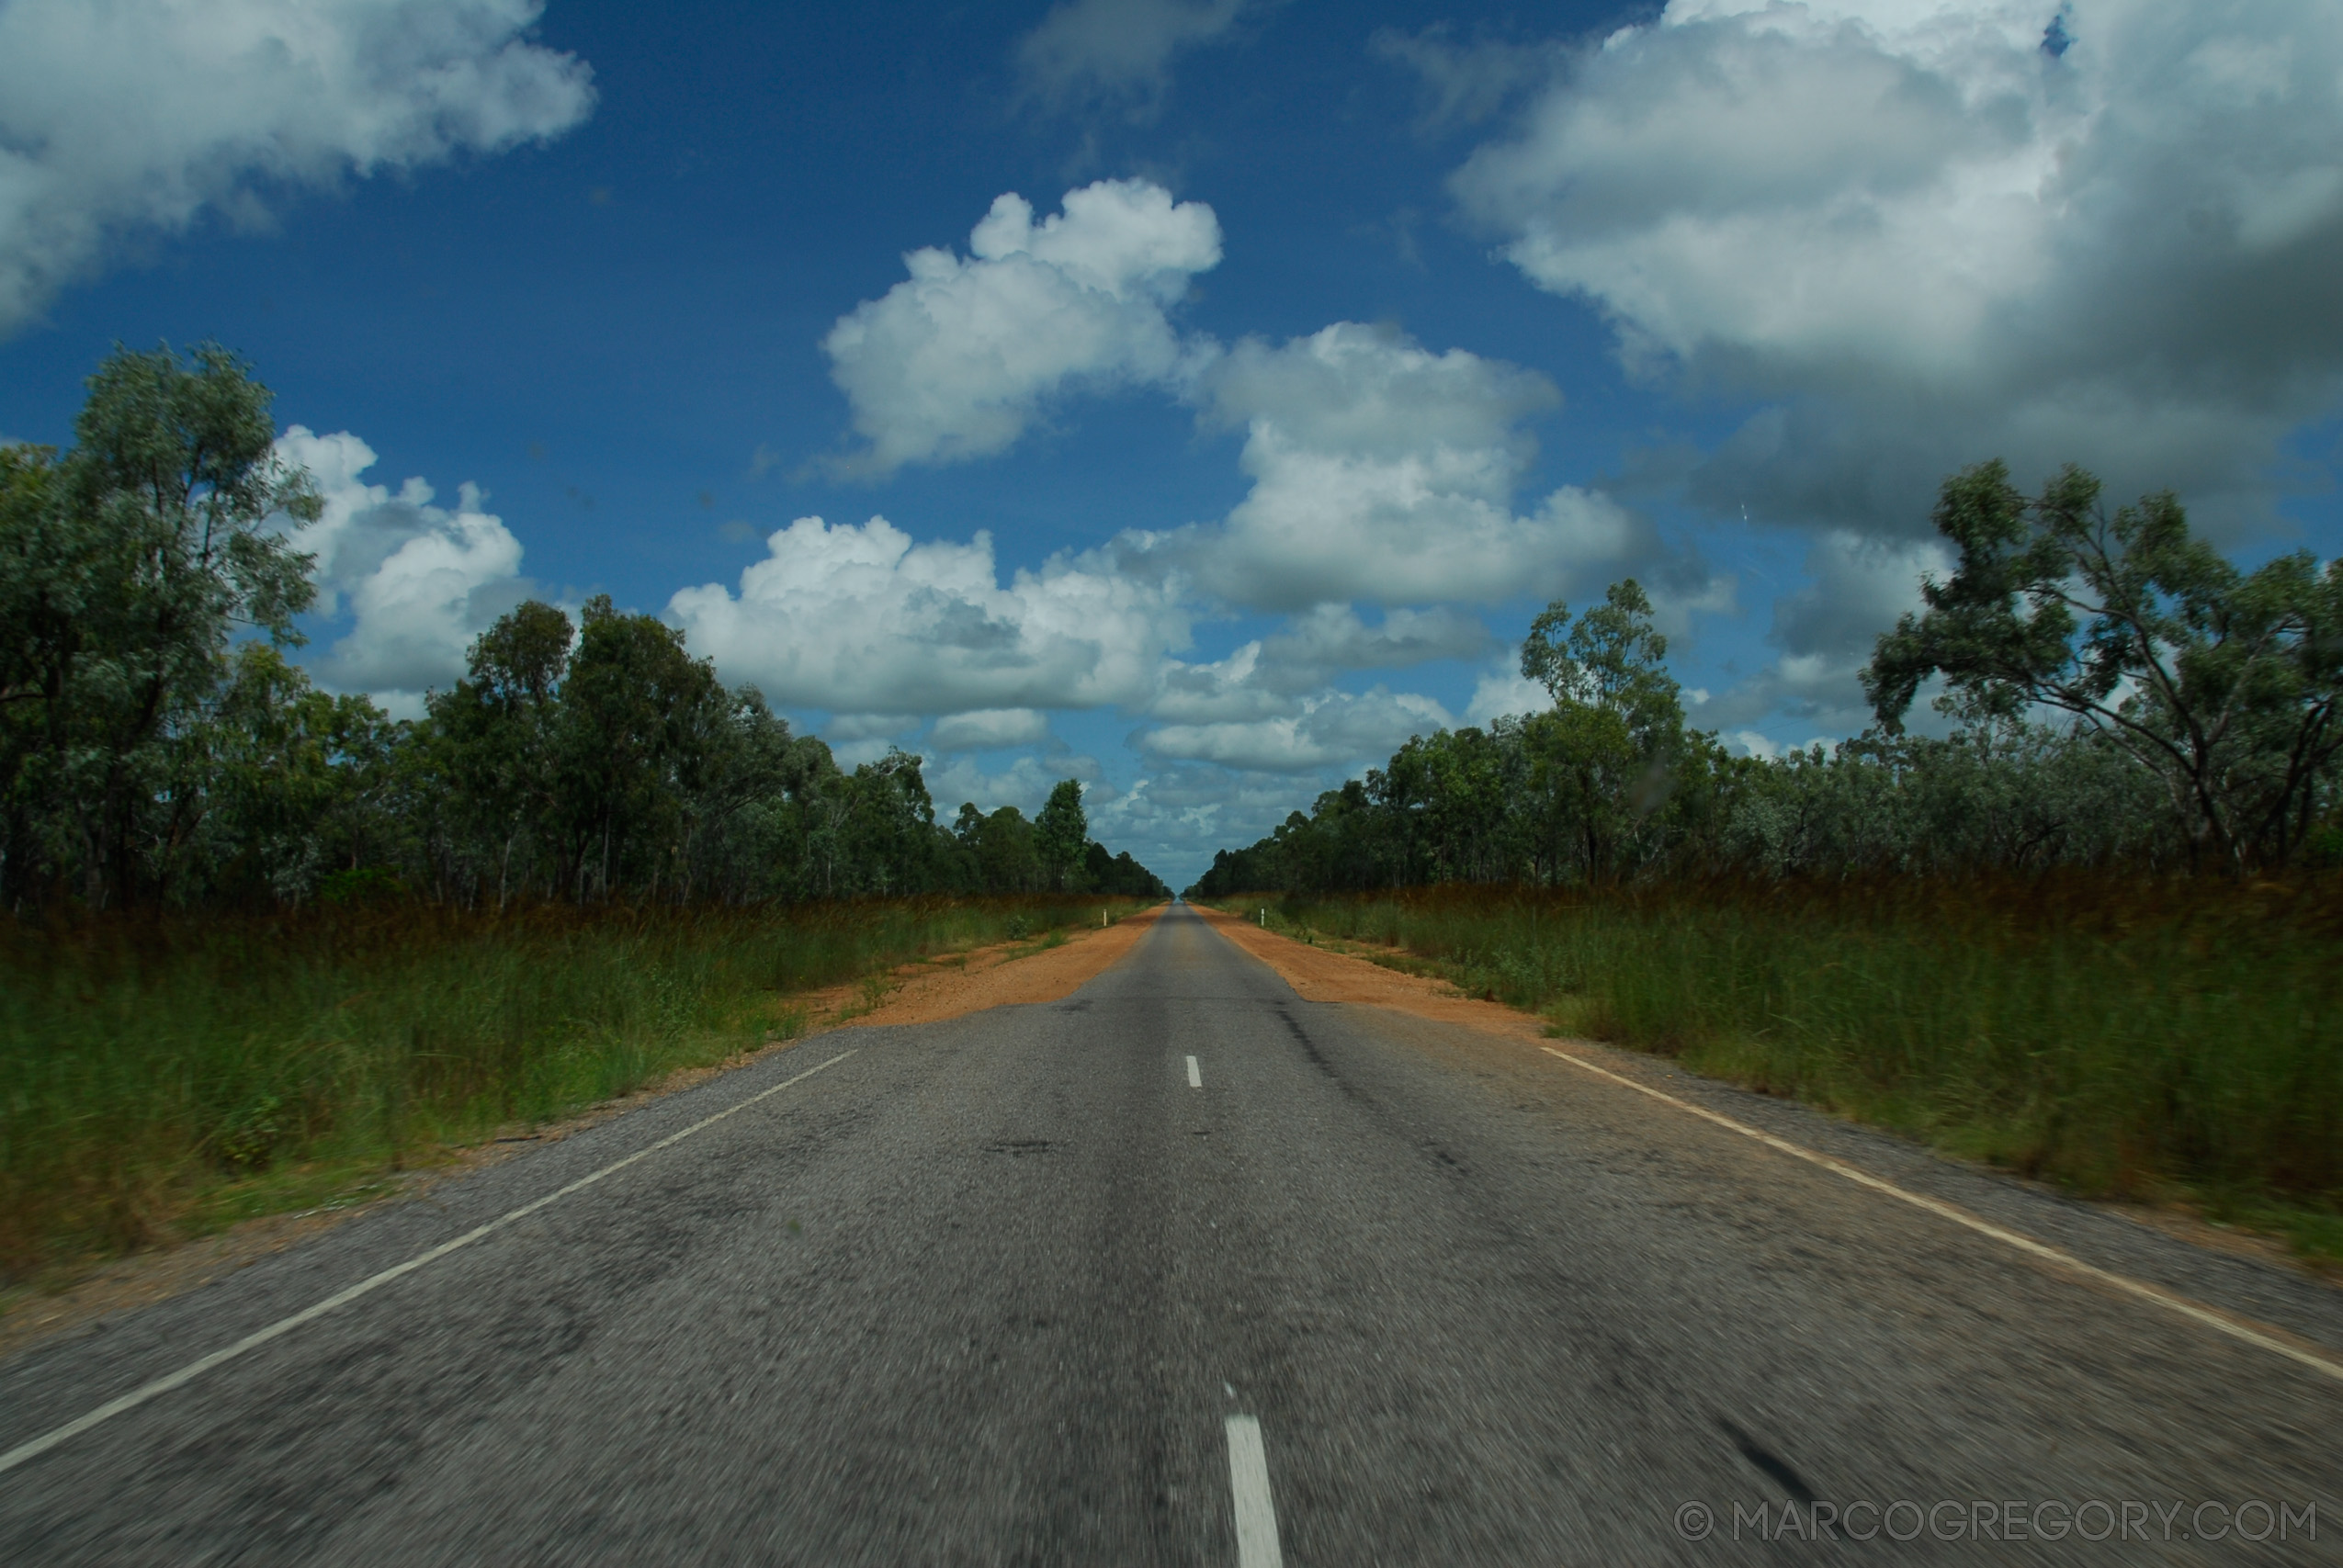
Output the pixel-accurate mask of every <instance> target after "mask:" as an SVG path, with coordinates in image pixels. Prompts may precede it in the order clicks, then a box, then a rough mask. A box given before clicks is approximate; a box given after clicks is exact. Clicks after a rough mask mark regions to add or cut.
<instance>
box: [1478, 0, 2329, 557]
mask: <svg viewBox="0 0 2343 1568" xmlns="http://www.w3.org/2000/svg"><path fill="white" fill-rule="evenodd" d="M2054 15H2056V16H2058V17H2060V18H2061V21H2060V27H2061V28H2062V34H2061V37H2062V38H2063V39H2066V40H2069V41H2068V42H2067V44H2066V47H2064V49H2063V51H2054V50H2053V49H2052V48H2049V47H2045V41H2046V39H2045V28H2047V26H2048V24H2049V23H2050V21H2051V19H2052V17H2053V16H2054ZM2053 41H2054V40H2053ZM1455 189H1456V191H1457V194H1458V196H1459V197H1460V198H1461V200H1462V201H1463V203H1464V205H1465V207H1466V209H1467V210H1468V211H1469V212H1470V213H1472V214H1473V215H1474V216H1476V217H1477V218H1478V219H1480V220H1483V221H1485V222H1487V223H1488V224H1489V225H1490V226H1491V227H1492V228H1494V229H1495V230H1496V231H1499V232H1500V234H1502V235H1503V236H1505V238H1506V242H1507V244H1506V252H1505V254H1507V255H1508V256H1509V257H1510V258H1511V260H1512V262H1513V263H1514V264H1515V265H1517V266H1519V267H1520V268H1521V269H1522V272H1523V273H1524V274H1525V275H1526V276H1529V277H1530V278H1531V279H1533V280H1534V281H1535V282H1536V283H1538V284H1539V285H1540V286H1542V287H1544V288H1548V289H1551V290H1553V291H1555V292H1556V293H1561V294H1568V295H1575V296H1578V297H1581V298H1584V299H1588V300H1590V301H1591V302H1592V303H1593V304H1594V305H1595V306H1597V307H1598V308H1599V309H1600V310H1602V311H1603V312H1604V313H1605V314H1606V315H1607V316H1608V317H1609V318H1610V319H1611V321H1613V323H1614V324H1615V326H1616V328H1617V329H1618V331H1619V333H1620V336H1621V340H1622V343H1623V345H1624V351H1625V353H1626V354H1627V356H1628V358H1629V360H1630V362H1631V363H1634V364H1637V365H1639V366H1641V367H1645V368H1646V369H1648V370H1653V371H1663V370H1669V369H1673V370H1676V371H1681V372H1682V373H1683V374H1684V375H1685V376H1686V377H1687V378H1688V379H1689V380H1690V381H1691V382H1692V383H1695V384H1708V385H1712V386H1714V385H1722V386H1726V387H1730V388H1735V389H1740V390H1743V391H1746V392H1753V393H1755V394H1756V395H1758V396H1759V397H1761V398H1766V399H1771V400H1777V405H1776V406H1775V407H1773V408H1772V409H1771V410H1769V411H1767V412H1764V413H1763V414H1761V415H1760V416H1759V417H1758V418H1757V419H1755V420H1753V421H1752V423H1751V424H1750V426H1749V428H1748V429H1747V430H1745V431H1744V432H1743V433H1742V434H1741V436H1740V437H1739V438H1738V439H1737V440H1736V441H1734V442H1733V443H1730V444H1728V445H1727V446H1726V447H1725V448H1724V449H1723V450H1721V451H1720V452H1718V453H1716V454H1715V455H1714V456H1713V457H1712V458H1711V459H1710V460H1709V461H1708V462H1707V463H1706V464H1704V465H1703V466H1702V467H1700V468H1698V469H1697V470H1696V471H1695V472H1694V474H1693V475H1692V493H1693V494H1694V495H1695V497H1697V498H1698V499H1701V500H1703V501H1704V502H1708V503H1709V504H1712V505H1715V506H1716V507H1717V508H1718V509H1719V510H1722V511H1726V512H1731V511H1734V510H1736V509H1737V507H1738V506H1739V505H1740V504H1742V503H1744V502H1747V503H1749V504H1751V505H1753V506H1756V507H1759V508H1760V510H1761V512H1762V513H1765V514H1769V515H1771V516H1772V517H1774V518H1777V519H1785V520H1795V521H1802V522H1818V523H1823V524H1827V525H1838V526H1843V527H1851V528H1857V529H1861V530H1862V531H1865V532H1881V531H1887V532H1898V531H1900V532H1903V533H1905V534H1907V535H1909V534H1915V533H1919V532H1921V531H1924V530H1925V528H1926V524H1927V513H1928V504H1929V501H1930V496H1931V493H1932V491H1934V488H1935V486H1936V484H1937V482H1938V481H1939V480H1940V479H1941V477H1942V476H1943V475H1944V474H1945V473H1946V472H1948V471H1949V470H1951V469H1952V468H1956V467H1959V466H1961V465H1963V464H1965V463H1968V462H1973V461H1975V460H1977V459H1979V458H1982V457H1991V456H1994V455H1997V454H1998V455H2002V456H2005V457H2009V459H2010V460H2011V461H2012V463H2013V465H2014V466H2015V467H2016V468H2018V469H2019V470H2020V473H2021V474H2023V475H2025V476H2026V477H2027V479H2028V481H2029V482H2031V479H2032V478H2034V477H2037V476H2039V475H2042V474H2044V473H2046V472H2048V471H2049V470H2050V469H2052V468H2054V467H2055V466H2056V465H2057V464H2058V463H2060V462H2062V461H2066V460H2077V461H2080V462H2083V463H2085V464H2087V465H2088V466H2091V467H2094V468H2098V469H2100V471H2101V472H2102V473H2104V474H2105V475H2106V476H2107V477H2108V478H2109V479H2111V482H2112V484H2113V486H2114V488H2115V490H2116V491H2117V492H2118V493H2128V492H2134V491H2139V490H2144V489H2148V488H2160V487H2162V486H2165V485H2171V486H2175V487H2177V488H2179V489H2180V490H2181V491H2183V493H2184V494H2185V495H2187V496H2189V497H2190V500H2191V501H2192V502H2196V503H2198V506H2199V510H2200V511H2201V512H2202V513H2209V514H2211V516H2212V517H2213V520H2214V521H2215V522H2216V523H2218V522H2219V520H2220V519H2221V518H2223V517H2224V516H2225V517H2227V518H2228V519H2230V520H2231V521H2233V522H2234V521H2235V518H2236V517H2238V516H2239V515H2242V514H2245V513H2250V512H2253V511H2254V510H2256V509H2257V508H2258V506H2259V505H2260V504H2261V501H2260V499H2258V498H2263V497H2266V493H2267V489H2268V487H2269V484H2270V482H2271V480H2272V477H2273V473H2274V471H2275V470H2276V469H2277V468H2278V467H2279V465H2280V447H2279V443H2280V442H2281V440H2282V439H2283V437H2284V436H2285V435H2286V434H2288V433H2289V432H2291V431H2292V430H2294V429H2295V428H2297V427H2298V426H2300V425H2301V424H2302V423H2304V422H2305V421H2308V420H2312V419H2315V418H2317V417H2319V416H2320V415H2322V414H2323V413H2325V412H2327V411H2329V410H2331V409H2332V408H2333V407H2334V406H2335V405H2336V402H2337V397H2338V389H2343V294H2338V292H2337V289H2336V288H2335V284H2334V280H2335V278H2336V277H2337V276H2343V7H2338V6H2335V5H2333V4H2332V3H2331V0H2262V3H2259V4H2256V5H2252V6H2225V7H2206V6H2179V5H2172V4H2168V3H2166V0H2075V3H2074V4H2072V5H2071V6H2054V5H2052V4H2049V3H2046V0H1812V3H1809V4H1783V3H1771V4H1769V3H1760V0H1674V3H1672V4H1670V6H1669V7H1668V9H1667V11H1666V12H1665V14H1664V15H1663V16H1662V17H1661V18H1660V19H1659V20H1658V21H1657V22H1655V23H1652V24H1650V25H1644V26H1636V27H1630V28H1622V29H1620V30H1619V31H1618V32H1616V33H1614V34H1613V35H1612V36H1611V37H1610V38H1609V39H1607V40H1605V41H1604V42H1602V44H1601V45H1600V46H1599V47H1594V48H1590V49H1588V50H1586V51H1582V52H1581V53H1580V54H1579V56H1578V57H1577V59H1576V60H1575V62H1573V63H1572V65H1571V67H1570V68H1569V69H1568V71H1567V72H1566V73H1564V74H1563V76H1562V77H1561V78H1560V79H1559V80H1558V81H1557V82H1556V84H1555V85H1553V86H1552V87H1551V88H1550V89H1548V90H1547V91H1546V92H1545V94H1544V95H1543V96H1541V97H1540V98H1539V100H1538V101H1537V103H1536V104H1535V105H1534V107H1533V108H1532V109H1531V111H1530V112H1529V114H1528V116H1527V117H1526V118H1525V120H1524V121H1523V123H1522V126H1521V128H1520V130H1519V131H1518V133H1517V134H1515V135H1513V136H1511V137H1509V138H1508V139H1505V140H1503V141H1499V142H1496V143H1493V144H1491V145H1489V146H1487V147H1484V148H1482V149H1481V150H1480V151H1479V152H1477V153H1475V154H1474V156H1473V157H1472V158H1471V160H1470V161H1469V162H1468V163H1467V164H1466V166H1465V167H1464V168H1463V169H1462V170H1461V171H1460V172H1459V173H1458V175H1457V176H1456V181H1455Z"/></svg>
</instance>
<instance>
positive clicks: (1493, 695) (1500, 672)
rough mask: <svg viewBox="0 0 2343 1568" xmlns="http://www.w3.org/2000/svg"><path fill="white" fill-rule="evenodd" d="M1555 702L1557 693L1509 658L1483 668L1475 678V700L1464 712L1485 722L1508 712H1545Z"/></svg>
mask: <svg viewBox="0 0 2343 1568" xmlns="http://www.w3.org/2000/svg"><path fill="white" fill-rule="evenodd" d="M1553 705H1554V694H1552V693H1550V692H1548V691H1547V690H1546V689H1545V687H1544V686H1541V685H1539V684H1538V683H1537V682H1535V681H1532V680H1530V679H1528V678H1527V677H1525V676H1523V675H1522V671H1521V667H1520V666H1519V665H1518V664H1515V663H1513V662H1512V661H1511V660H1510V659H1509V660H1506V661H1504V662H1502V663H1500V664H1495V665H1492V666H1490V667H1489V668H1488V670H1485V671H1482V672H1481V677H1480V679H1479V680H1477V681H1476V682H1473V700H1472V701H1471V702H1470V703H1468V704H1466V706H1465V716H1466V718H1467V719H1469V720H1470V721H1472V722H1473V723H1475V724H1480V725H1486V724H1488V723H1490V722H1491V721H1492V720H1495V719H1500V718H1502V717H1504V716H1506V715H1508V714H1517V713H1544V712H1545V710H1546V709H1547V708H1550V707H1552V706H1553Z"/></svg>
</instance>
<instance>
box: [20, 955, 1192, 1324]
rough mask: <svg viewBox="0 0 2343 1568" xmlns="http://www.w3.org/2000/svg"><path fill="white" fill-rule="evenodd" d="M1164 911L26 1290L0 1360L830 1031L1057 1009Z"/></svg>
mask: <svg viewBox="0 0 2343 1568" xmlns="http://www.w3.org/2000/svg"><path fill="white" fill-rule="evenodd" d="M1162 912H1163V911H1162V909H1161V908H1155V909H1149V910H1147V911H1145V912H1144V913H1141V914H1138V915H1131V916H1126V917H1125V918H1124V919H1120V920H1117V921H1116V922H1115V924H1113V925H1111V926H1108V927H1106V928H1105V929H1104V930H1103V931H1075V932H1073V933H1071V934H1070V935H1069V936H1068V937H1067V938H1066V939H1065V940H1064V941H1063V942H1060V943H1058V945H1056V946H1042V945H1038V944H1036V943H1033V942H1003V943H1002V944H1000V945H998V946H994V947H979V948H974V949H971V950H970V951H968V952H967V953H955V954H950V955H947V956H945V957H943V958H937V959H931V960H927V961H925V962H922V963H918V964H903V965H902V966H901V967H900V968H898V969H896V970H895V971H894V972H893V974H891V975H890V976H888V977H887V982H886V985H885V987H884V994H883V996H882V998H881V999H880V1000H879V1002H878V1005H877V1007H872V1006H871V1005H870V993H869V992H868V991H867V990H866V988H865V987H862V986H860V985H850V986H832V987H827V988H826V989H823V990H820V991H814V992H811V993H809V994H807V995H805V996H803V997H800V998H795V1000H796V1001H797V1003H798V1005H801V1006H803V1007H804V1009H805V1016H806V1020H807V1028H806V1030H805V1032H803V1033H801V1034H798V1035H796V1036H794V1037H792V1038H790V1039H787V1040H768V1041H765V1042H764V1043H760V1044H757V1045H754V1046H752V1047H750V1048H749V1049H747V1050H744V1051H741V1052H740V1053H739V1054H737V1055H733V1056H730V1057H728V1058H727V1059H725V1060H724V1061H721V1062H715V1063H711V1064H709V1065H708V1066H700V1067H684V1068H679V1069H677V1070H676V1071H674V1072H672V1073H669V1074H667V1075H666V1076H665V1077H662V1078H660V1079H658V1080H657V1081H655V1082H653V1083H650V1084H646V1085H644V1086H643V1087H642V1088H641V1089H637V1090H635V1091H634V1092H633V1093H632V1094H627V1095H621V1096H620V1097H619V1098H617V1099H616V1100H605V1101H603V1102H602V1103H601V1104H599V1105H594V1106H590V1107H588V1108H587V1109H586V1110H584V1111H579V1112H578V1113H577V1114H576V1115H574V1116H570V1117H567V1118H565V1119H563V1120H562V1121H560V1122H545V1123H542V1124H540V1125H538V1126H535V1127H506V1128H503V1129H500V1130H499V1133H498V1134H497V1135H496V1136H494V1137H492V1138H490V1139H488V1140H485V1141H483V1142H481V1143H479V1144H473V1145H453V1146H449V1147H447V1148H444V1149H441V1150H438V1151H436V1153H435V1154H433V1155H431V1156H427V1160H426V1164H425V1165H424V1167H423V1168H418V1169H413V1170H409V1171H405V1172H403V1173H401V1174H399V1175H396V1176H388V1177H385V1178H384V1179H382V1180H381V1182H380V1183H379V1185H378V1186H377V1187H376V1188H375V1189H374V1190H371V1191H368V1192H365V1193H363V1195H361V1196H358V1197H357V1198H355V1199H354V1200H345V1201H340V1202H337V1203H335V1204H334V1205H332V1206H330V1207H327V1208H323V1209H313V1210H310V1211H308V1212H306V1213H294V1214H268V1215H264V1216H262V1217H260V1218H257V1219H251V1220H246V1221H243V1223H242V1224H237V1225H234V1226H232V1227H231V1228H230V1229H228V1230H225V1231H222V1232H221V1233H220V1234H219V1235H209V1236H204V1237H201V1238H199V1239H198V1240H195V1241H189V1242H183V1243H181V1244H179V1245H177V1246H175V1247H159V1248H156V1249H155V1250H153V1251H150V1252H141V1253H135V1254H133V1255H131V1256H130V1257H128V1258H117V1259H116V1260H115V1261H113V1262H111V1263H107V1264H103V1265H101V1266H99V1267H98V1268H96V1269H92V1270H90V1271H89V1272H87V1273H85V1274H83V1275H81V1276H80V1277H78V1278H76V1279H74V1280H72V1281H71V1282H70V1283H68V1284H66V1285H64V1286H63V1287H62V1289H51V1290H45V1291H37V1292H26V1293H25V1294H23V1295H20V1296H18V1297H17V1299H16V1300H14V1301H12V1302H8V1303H6V1305H5V1306H0V1359H5V1358H6V1357H9V1356H13V1355H15V1354H16V1353H17V1352H18V1351H20V1350H23V1349H25V1348H28V1347H30V1346H32V1345H34V1344H36V1343H38V1342H39V1341H40V1340H43V1339H47V1338H50V1337H52V1336H55V1335H59V1334H62V1333H66V1332H68V1331H70V1330H72V1329H74V1328H78V1327H80V1326H82V1325H85V1324H89V1323H93V1322H95V1321H96V1320H97V1319H99V1318H101V1317H105V1316H108V1315H109V1314H114V1313H118V1312H127V1311H129V1310H130V1309H132V1308H134V1307H141V1306H146V1305H148V1304H150V1303H154V1302H159V1301H162V1300H164V1298H165V1297H168V1296H175V1295H177V1294H178V1293H179V1292H182V1291H192V1290H194V1289H196V1288H197V1287H198V1286H200V1285H205V1284H209V1282H210V1281H212V1280H217V1279H220V1278H221V1276H223V1275H227V1274H232V1273H234V1272H235V1271H236V1270H237V1269H242V1268H243V1267H245V1266H246V1265H247V1264H251V1263H256V1262H258V1261H259V1260H260V1259H262V1258H266V1257H268V1256H270V1255H271V1254H273V1253H278V1252H282V1251H284V1250H285V1249H286V1248H287V1247H293V1246H296V1245H298V1244H300V1243H301V1242H304V1241H307V1240H309V1239H310V1238H311V1237H312V1236H316V1235H322V1234H323V1233H324V1232H325V1231H328V1230H331V1229H332V1228H333V1227H334V1226H335V1225H338V1224H341V1223H342V1222H343V1221H345V1220H348V1219H353V1218H355V1217H357V1215H359V1214H363V1213H367V1212H368V1211H369V1210H372V1209H376V1208H379V1207H380V1206H381V1205H382V1204H384V1203H392V1202H400V1201H404V1200H406V1199H410V1198H414V1197H418V1196H420V1195H422V1194H423V1193H424V1192H425V1191H427V1190H430V1189H431V1188H433V1187H435V1186H436V1185H438V1184H439V1183H440V1182H442V1181H446V1180H448V1179H452V1178H455V1177H458V1176H465V1175H469V1174H470V1173H471V1172H472V1171H475V1170H479V1169H481V1168H485V1167H487V1166H491V1165H494V1164H497V1163H498V1162H500V1161H502V1160H506V1159H510V1158H511V1157H512V1156H515V1155H516V1154H518V1153H520V1152H521V1151H522V1150H524V1149H526V1148H529V1147H532V1146H534V1145H538V1144H550V1143H559V1142H560V1140H561V1139H563V1138H566V1137H569V1136H571V1135H572V1134H576V1133H581V1132H583V1131H584V1130H585V1129H586V1128H588V1127H594V1126H599V1125H601V1124H602V1123H603V1122H607V1121H609V1120H610V1119H611V1118H612V1117H614V1116H623V1115H625V1114H626V1113H627V1112H628V1111H632V1110H635V1109H636V1108H637V1107H639V1106H641V1105H643V1104H645V1103H647V1102H648V1101H651V1100H657V1099H659V1098H660V1097H662V1095H670V1094H674V1093H676V1092H678V1091H680V1090H683V1089H690V1088H691V1087H692V1086H693V1085H695V1084H700V1083H705V1082H707V1080H708V1079H709V1078H712V1077H717V1076H718V1075H719V1074H722V1073H729V1072H731V1071H733V1070H734V1069H735V1068H738V1067H744V1066H748V1065H749V1064H750V1063H751V1062H753V1061H756V1060H757V1059H758V1058H760V1057H763V1056H766V1055H771V1054H773V1053H774V1052H775V1051H787V1050H788V1049H790V1048H791V1047H793V1046H796V1045H799V1044H802V1043H804V1042H806V1041H808V1040H810V1039H812V1038H814V1037H815V1036H816V1035H820V1034H826V1033H828V1032H831V1031H832V1030H833V1029H853V1028H858V1027H866V1026H869V1025H874V1024H889V1023H939V1022H941V1021H944V1020H945V1019H950V1018H958V1017H960V1016H962V1015H963V1014H966V1013H972V1012H981V1011H983V1010H985V1009H987V1008H997V1007H1007V1006H1011V1005H1014V1004H1017V1003H1030V1002H1054V1001H1058V1000H1061V999H1062V998H1066V997H1069V996H1071V995H1072V994H1073V993H1074V992H1075V991H1078V990H1080V989H1081V987H1083V986H1085V985H1087V984H1088V983H1089V982H1090V981H1092V979H1094V978H1096V977H1097V976H1099V975H1100V974H1102V973H1103V972H1104V971H1105V970H1106V969H1107V968H1108V967H1109V966H1110V965H1112V964H1115V962H1116V961H1117V960H1119V959H1120V958H1122V957H1123V955H1124V954H1125V953H1128V952H1130V951H1131V949H1132V948H1133V947H1134V946H1136V945H1137V944H1138V940H1139V938H1140V937H1142V936H1144V935H1146V934H1147V931H1148V929H1149V927H1150V926H1152V925H1153V924H1154V923H1155V919H1156V917H1157V916H1158V915H1160V914H1161V913H1162Z"/></svg>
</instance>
